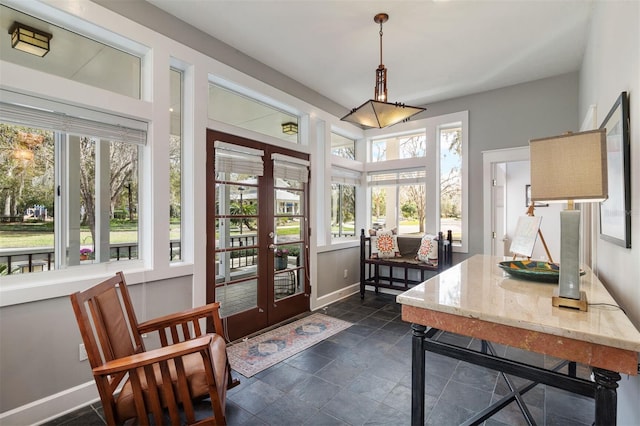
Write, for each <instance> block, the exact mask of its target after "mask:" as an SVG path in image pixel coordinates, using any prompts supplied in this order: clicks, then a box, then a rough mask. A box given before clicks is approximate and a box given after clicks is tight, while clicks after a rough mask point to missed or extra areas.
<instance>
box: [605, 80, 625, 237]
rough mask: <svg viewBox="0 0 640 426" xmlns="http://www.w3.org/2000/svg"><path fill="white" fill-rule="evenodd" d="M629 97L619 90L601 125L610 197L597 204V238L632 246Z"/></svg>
mask: <svg viewBox="0 0 640 426" xmlns="http://www.w3.org/2000/svg"><path fill="white" fill-rule="evenodd" d="M629 122H630V116H629V97H628V96H627V92H622V93H621V94H620V96H618V99H617V100H616V102H615V104H614V105H613V107H612V108H611V110H610V111H609V114H608V115H607V117H606V118H605V119H604V121H603V122H602V124H601V125H600V128H601V129H606V136H607V179H608V182H609V197H608V198H607V199H606V200H605V201H603V202H602V203H600V238H601V239H603V240H605V241H609V242H611V243H613V244H617V245H619V246H622V247H625V248H631V140H630V137H629Z"/></svg>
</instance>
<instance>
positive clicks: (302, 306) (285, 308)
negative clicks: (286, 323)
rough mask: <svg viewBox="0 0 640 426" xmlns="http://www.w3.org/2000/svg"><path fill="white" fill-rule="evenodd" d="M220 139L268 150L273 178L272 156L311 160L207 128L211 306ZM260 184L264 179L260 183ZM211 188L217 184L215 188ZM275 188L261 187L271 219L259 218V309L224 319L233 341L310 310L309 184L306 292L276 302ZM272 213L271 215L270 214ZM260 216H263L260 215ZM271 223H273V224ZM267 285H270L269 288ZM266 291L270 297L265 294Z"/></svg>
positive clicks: (267, 173) (266, 160)
mask: <svg viewBox="0 0 640 426" xmlns="http://www.w3.org/2000/svg"><path fill="white" fill-rule="evenodd" d="M216 140H221V141H224V142H228V143H232V144H238V145H241V146H247V147H250V148H254V149H261V150H264V151H265V157H264V175H265V176H273V162H272V161H271V153H274V152H277V153H280V154H285V155H288V156H291V157H295V158H300V159H304V160H308V155H307V154H304V153H299V152H295V151H291V150H289V149H286V148H281V147H277V146H274V145H269V144H265V143H263V142H259V141H255V140H251V139H246V138H243V137H240V136H236V135H232V134H228V133H223V132H219V131H215V130H211V129H207V148H206V153H207V154H206V155H207V159H206V179H207V180H206V182H207V184H206V216H207V249H206V250H207V256H206V280H207V286H206V301H207V303H211V302H213V301H215V284H216V280H215V275H216V273H215V266H216V265H215V256H214V255H213V254H214V253H215V246H216V242H215V231H216V229H215V220H211V218H212V217H215V212H216V194H215V185H214V182H215V170H214V143H215V141H216ZM259 182H260V180H259ZM211 185H214V186H213V188H211ZM273 187H274V185H272V186H269V187H268V186H267V185H264V184H263V185H259V187H258V199H259V200H260V204H259V209H260V212H266V214H269V215H270V219H269V218H264V217H263V218H262V220H261V218H259V219H258V245H259V249H258V253H259V260H258V270H257V279H258V288H257V292H258V294H257V297H258V300H257V306H256V307H255V308H253V309H249V310H247V311H244V312H241V313H238V314H235V315H231V316H229V317H228V318H224V319H223V321H224V322H225V323H226V328H227V330H229V336H228V337H229V339H230V340H232V341H233V340H236V339H238V338H240V337H243V336H246V335H248V334H251V333H253V332H256V331H258V330H260V329H262V328H265V327H267V326H270V325H273V324H276V323H278V322H281V321H283V320H286V319H288V318H291V317H293V316H295V315H297V314H300V313H302V312H306V311H309V300H310V295H311V285H310V283H309V280H308V279H307V278H306V277H308V274H309V272H308V271H309V261H308V253H309V250H308V244H309V203H308V201H309V195H308V193H309V191H308V188H309V186H308V184H307V188H306V190H305V191H304V209H305V214H304V216H305V220H304V225H303V226H304V229H303V231H302V232H303V235H304V238H305V244H304V249H305V253H304V256H303V259H304V261H305V265H304V269H303V271H304V274H303V275H304V277H303V279H304V291H302V292H301V293H299V294H296V295H293V296H289V297H287V298H286V299H280V300H277V301H276V300H275V294H274V284H273V274H274V272H273V271H274V257H273V256H266V257H263V256H264V253H266V252H267V251H268V248H267V246H268V245H269V244H270V243H272V242H273V239H271V238H270V237H269V233H270V232H272V231H273V232H275V229H273V228H274V225H273V224H274V222H273V212H274V211H275V210H274V204H275V200H274V197H273ZM269 212H270V213H269ZM259 216H262V214H260V215H259ZM269 222H270V223H269ZM265 283H267V284H266V285H265ZM265 291H266V294H265Z"/></svg>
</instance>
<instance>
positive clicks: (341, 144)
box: [331, 133, 356, 160]
mask: <svg viewBox="0 0 640 426" xmlns="http://www.w3.org/2000/svg"><path fill="white" fill-rule="evenodd" d="M331 155H335V156H336V157H342V158H348V159H350V160H355V159H356V142H355V141H354V140H353V139H349V138H345V137H344V136H340V135H338V134H336V133H331Z"/></svg>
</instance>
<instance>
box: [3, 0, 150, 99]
mask: <svg viewBox="0 0 640 426" xmlns="http://www.w3.org/2000/svg"><path fill="white" fill-rule="evenodd" d="M0 16H2V17H3V25H4V23H5V22H6V23H10V22H14V21H17V22H21V23H24V24H26V25H29V26H31V27H33V28H36V29H40V30H42V31H45V32H48V33H51V34H52V35H53V38H52V41H51V44H52V52H51V53H49V54H47V55H45V56H44V57H42V58H34V56H33V55H29V54H26V53H23V52H21V51H19V50H17V49H10V48H9V42H8V39H7V41H6V44H5V45H4V46H3V47H2V49H0V59H2V60H3V61H8V62H12V63H14V64H18V65H22V66H24V67H27V68H32V69H35V70H38V71H42V72H45V73H49V74H53V75H57V76H60V77H64V78H68V79H70V80H73V81H77V82H79V83H83V84H88V85H90V86H94V87H99V88H101V89H105V90H109V91H111V92H114V93H119V94H122V95H125V96H130V97H132V98H135V99H140V87H141V83H140V80H141V62H142V61H141V60H140V57H138V56H135V55H132V54H130V53H127V52H124V51H122V50H120V49H116V48H114V47H111V46H108V45H106V44H104V43H100V42H98V41H95V40H92V39H90V38H88V37H85V36H83V35H80V34H76V33H74V32H72V31H69V30H67V29H64V28H61V27H59V26H56V25H53V24H50V23H48V22H46V21H43V20H40V19H38V18H35V17H33V16H30V15H27V14H24V13H22V12H19V11H17V10H14V9H11V8H9V7H6V6H3V5H0ZM3 28H6V27H4V26H3ZM5 36H6V31H5ZM119 38H120V37H117V36H115V35H113V34H111V39H112V40H114V39H119ZM123 43H129V44H134V43H132V42H130V41H123ZM135 48H139V46H135ZM140 50H143V49H140ZM34 59H37V60H34Z"/></svg>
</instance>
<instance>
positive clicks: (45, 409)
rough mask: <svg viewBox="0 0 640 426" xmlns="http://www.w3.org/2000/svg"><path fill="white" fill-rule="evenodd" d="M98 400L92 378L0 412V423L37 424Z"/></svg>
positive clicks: (8, 425) (98, 396)
mask: <svg viewBox="0 0 640 426" xmlns="http://www.w3.org/2000/svg"><path fill="white" fill-rule="evenodd" d="M99 400H100V395H99V394H98V388H96V383H95V382H94V381H93V380H92V381H90V382H87V383H83V384H81V385H78V386H75V387H73V388H70V389H66V390H64V391H62V392H59V393H57V394H54V395H50V396H48V397H46V398H42V399H39V400H37V401H33V402H30V403H29V404H25V405H23V406H21V407H17V408H14V409H13V410H9V411H5V412H4V413H0V424H1V425H7V426H10V425H39V424H42V423H45V422H48V421H50V420H53V419H55V418H57V417H60V416H63V415H65V414H67V413H70V412H72V411H75V410H78V409H79V408H82V407H85V406H87V405H89V404H92V403H94V402H97V401H99Z"/></svg>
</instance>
